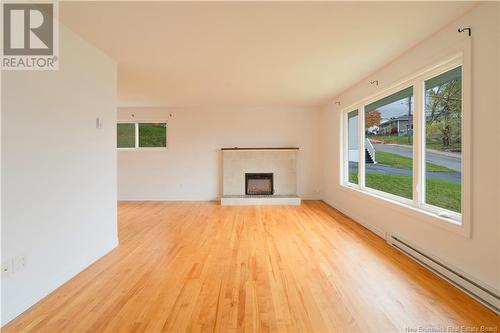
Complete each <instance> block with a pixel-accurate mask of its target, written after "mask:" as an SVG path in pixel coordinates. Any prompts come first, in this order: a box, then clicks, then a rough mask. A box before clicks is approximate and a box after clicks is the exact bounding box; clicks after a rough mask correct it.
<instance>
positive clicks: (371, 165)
mask: <svg viewBox="0 0 500 333" xmlns="http://www.w3.org/2000/svg"><path fill="white" fill-rule="evenodd" d="M364 129H365V147H364V148H365V154H364V156H365V170H364V172H365V185H366V187H369V188H372V189H375V190H379V191H383V192H386V193H390V194H394V195H397V196H400V197H403V198H407V199H411V198H412V197H413V193H412V187H413V186H412V182H413V171H412V170H413V139H412V133H413V87H409V88H406V89H404V90H401V91H398V92H396V93H394V94H392V95H389V96H387V97H384V98H382V99H380V100H377V101H375V102H373V103H371V104H368V105H366V106H365V126H364Z"/></svg>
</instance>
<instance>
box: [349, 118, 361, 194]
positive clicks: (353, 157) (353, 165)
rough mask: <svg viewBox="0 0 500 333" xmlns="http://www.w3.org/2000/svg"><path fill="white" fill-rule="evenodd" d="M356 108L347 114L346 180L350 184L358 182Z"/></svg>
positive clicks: (357, 121)
mask: <svg viewBox="0 0 500 333" xmlns="http://www.w3.org/2000/svg"><path fill="white" fill-rule="evenodd" d="M358 123H359V120H358V110H355V111H351V112H349V113H348V114H347V158H348V166H347V170H348V174H349V176H348V181H349V182H350V183H352V184H357V183H358V171H359V170H358V164H359V153H358V152H359V143H358V141H359V131H358Z"/></svg>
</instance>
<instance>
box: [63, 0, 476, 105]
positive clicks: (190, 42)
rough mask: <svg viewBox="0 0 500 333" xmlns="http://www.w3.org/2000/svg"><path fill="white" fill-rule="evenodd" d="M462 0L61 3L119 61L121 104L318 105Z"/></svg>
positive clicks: (77, 27)
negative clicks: (438, 0) (445, 0)
mask: <svg viewBox="0 0 500 333" xmlns="http://www.w3.org/2000/svg"><path fill="white" fill-rule="evenodd" d="M472 6H473V4H472V3H467V2H402V3H401V2H400V3H396V2H385V3H379V2H252V3H250V2H198V3H195V2H62V3H61V4H60V16H61V20H62V22H63V23H64V24H66V25H67V26H69V27H70V28H71V29H72V30H74V31H75V32H77V33H79V34H80V35H81V36H83V37H84V38H85V39H87V40H88V41H90V42H91V43H92V44H94V45H96V46H97V47H98V48H100V49H101V50H103V51H104V52H105V53H107V54H108V55H109V56H111V57H112V58H114V59H115V60H116V61H117V62H118V64H119V67H118V98H119V104H120V106H172V107H192V106H268V105H269V106H272V105H296V106H298V105H318V104H320V103H324V102H326V101H327V100H328V99H329V98H332V97H333V96H335V95H336V94H337V93H339V92H341V91H342V90H344V89H346V88H348V87H349V86H351V85H352V84H354V83H355V82H357V81H358V80H360V79H362V78H363V77H365V76H367V75H368V74H369V73H370V72H373V71H374V70H375V69H377V68H379V67H381V66H382V65H384V64H385V63H387V62H388V61H390V60H391V59H393V58H395V57H397V56H398V55H399V54H401V53H402V52H404V51H405V50H406V49H408V48H410V47H411V46H413V45H415V44H417V43H418V42H419V41H421V40H422V39H424V38H425V37H427V36H429V35H430V34H432V33H433V32H434V31H436V30H438V29H439V28H441V27H443V26H445V25H446V24H447V23H449V22H450V21H452V20H453V19H455V18H457V17H459V16H460V15H462V14H464V13H465V12H466V11H468V10H469V9H470V8H471V7H472Z"/></svg>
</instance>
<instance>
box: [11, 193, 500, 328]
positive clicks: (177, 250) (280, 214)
mask: <svg viewBox="0 0 500 333" xmlns="http://www.w3.org/2000/svg"><path fill="white" fill-rule="evenodd" d="M119 236H120V245H119V247H118V248H116V249H115V250H114V251H112V252H111V253H109V254H108V255H106V256H105V257H103V258H102V259H100V260H99V261H98V262H96V263H95V264H93V265H92V266H90V267H89V268H88V269H86V270H85V271H84V272H82V273H81V274H79V275H77V276H76V277H75V278H73V279H72V280H70V281H69V282H68V283H66V284H65V285H63V286H62V287H61V288H59V289H57V290H56V291H55V292H53V293H52V294H51V295H49V296H48V297H46V298H45V299H44V300H42V301H41V302H39V303H38V304H37V305H35V306H34V307H32V308H31V309H30V310H28V311H27V312H25V313H24V314H23V315H21V316H20V317H18V318H17V319H15V320H14V321H13V322H11V323H10V324H9V325H7V326H6V327H4V329H3V332H6V333H7V332H51V333H52V332H54V333H55V332H58V333H59V332H160V331H166V332H184V331H209V332H212V331H217V332H231V331H243V330H244V331H248V332H260V331H262V332H286V331H289V332H313V331H314V332H327V331H329V332H370V331H372V332H394V331H403V332H404V331H405V330H406V328H412V329H417V328H418V327H420V326H425V327H428V326H434V327H447V326H462V325H465V326H474V327H480V326H498V325H499V317H498V316H496V315H495V314H494V313H493V312H491V311H490V310H488V309H486V308H485V307H483V306H482V305H480V304H479V303H477V302H476V301H474V300H472V299H471V298H469V297H468V296H466V295H465V294H464V293H462V292H461V291H459V290H458V289H456V288H454V287H453V286H451V285H450V284H448V283H447V282H445V281H443V280H441V279H440V278H438V277H436V276H435V275H434V274H432V273H430V272H429V271H427V270H426V269H424V268H422V267H421V266H419V265H417V264H416V263H414V262H413V261H411V260H410V259H409V258H407V257H405V256H404V255H402V254H400V253H399V252H397V251H396V250H394V249H392V248H391V247H390V246H388V245H387V244H386V243H385V242H384V241H383V240H382V239H380V238H378V237H377V236H375V235H374V234H372V233H371V232H369V231H368V230H366V229H364V228H362V227H361V226H359V225H358V224H356V223H355V222H353V221H352V220H350V219H349V218H347V217H345V216H343V215H341V214H340V213H338V212H337V211H335V210H334V209H332V208H330V207H328V206H327V205H325V204H324V203H322V202H319V201H306V202H303V204H302V205H301V206H298V207H293V206H288V207H286V206H273V207H270V206H267V207H266V206H260V207H258V206H256V207H227V206H226V207H221V206H220V205H219V204H218V203H215V202H132V203H120V204H119Z"/></svg>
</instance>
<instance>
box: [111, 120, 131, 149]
mask: <svg viewBox="0 0 500 333" xmlns="http://www.w3.org/2000/svg"><path fill="white" fill-rule="evenodd" d="M116 134H117V143H118V148H135V124H133V123H132V124H118V126H117V128H116Z"/></svg>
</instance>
